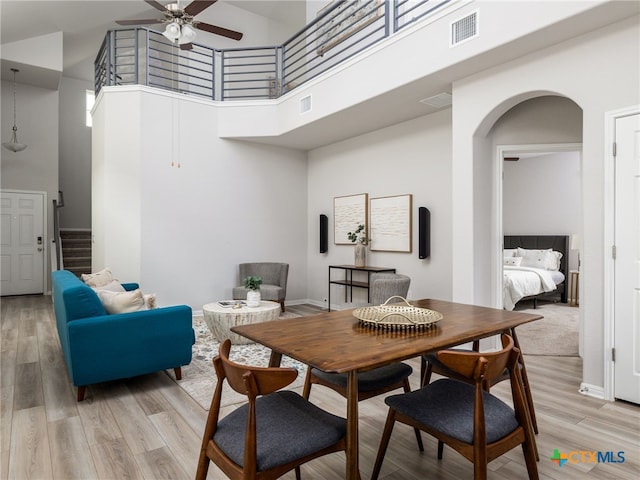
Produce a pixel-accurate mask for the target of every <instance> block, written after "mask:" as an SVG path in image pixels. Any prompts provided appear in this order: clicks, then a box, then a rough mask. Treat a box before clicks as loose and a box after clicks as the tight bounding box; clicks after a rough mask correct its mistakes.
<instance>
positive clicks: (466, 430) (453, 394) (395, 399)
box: [384, 379, 519, 444]
mask: <svg viewBox="0 0 640 480" xmlns="http://www.w3.org/2000/svg"><path fill="white" fill-rule="evenodd" d="M474 395H475V388H474V387H473V385H469V384H467V383H463V382H459V381H458V380H451V379H442V380H437V381H435V382H433V383H431V384H429V387H428V388H421V389H419V390H414V391H413V392H410V393H405V394H401V395H392V396H390V397H387V398H385V399H384V401H385V403H386V404H387V405H389V407H391V408H393V409H394V410H395V411H396V412H400V413H402V414H404V415H407V416H408V417H411V418H413V419H415V420H416V421H418V422H420V423H421V424H422V425H425V426H427V427H430V428H433V429H435V430H438V431H440V432H442V433H444V434H445V435H448V436H450V437H452V438H455V439H457V440H460V441H461V442H464V443H469V444H470V443H473V409H474ZM482 396H483V403H484V415H485V418H486V423H485V425H486V432H487V443H493V442H496V441H498V440H500V439H501V438H504V437H505V436H507V435H508V434H509V433H511V432H513V431H514V430H515V429H516V428H518V425H519V424H518V420H517V419H516V415H515V412H514V411H513V409H512V408H511V407H510V406H508V405H507V404H506V403H504V402H503V401H502V400H500V399H498V398H497V397H494V396H493V395H491V394H490V393H488V392H483V394H482Z"/></svg>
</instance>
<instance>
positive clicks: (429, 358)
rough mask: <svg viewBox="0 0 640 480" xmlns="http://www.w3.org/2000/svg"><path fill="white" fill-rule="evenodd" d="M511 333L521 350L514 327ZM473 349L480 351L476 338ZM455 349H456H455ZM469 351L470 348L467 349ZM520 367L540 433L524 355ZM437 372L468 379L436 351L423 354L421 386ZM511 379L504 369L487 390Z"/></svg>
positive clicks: (461, 379) (536, 431)
mask: <svg viewBox="0 0 640 480" xmlns="http://www.w3.org/2000/svg"><path fill="white" fill-rule="evenodd" d="M509 335H511V337H512V338H513V344H514V346H515V347H516V348H517V349H519V350H520V343H519V342H518V337H517V335H516V332H515V330H514V329H511V330H510V331H509ZM471 348H472V351H474V352H478V351H480V341H479V340H476V341H475V342H473V346H472V347H471ZM454 350H455V349H454ZM467 351H468V350H467ZM518 368H519V369H520V376H521V378H522V386H523V389H524V394H525V398H526V401H527V408H528V410H529V417H530V419H531V424H532V426H533V431H534V432H535V433H536V434H537V433H538V421H537V419H536V410H535V407H534V405H533V395H532V394H531V386H530V385H529V377H528V376H527V369H526V368H525V365H524V362H523V361H522V356H519V357H518ZM433 373H436V374H438V375H442V376H444V377H449V378H454V379H456V380H460V381H463V382H464V381H467V379H466V378H465V377H464V376H462V375H459V374H457V373H456V372H454V371H453V370H451V369H450V368H448V367H446V366H445V365H443V364H442V362H440V361H439V360H438V356H437V354H436V353H427V354H424V355H422V358H421V360H420V378H421V380H420V386H422V387H424V386H425V385H427V384H428V383H429V382H430V381H431V375H432V374H433ZM508 379H509V372H508V371H506V370H505V371H504V372H503V373H502V375H499V376H498V377H496V378H494V379H493V380H492V381H491V382H490V383H488V384H487V385H485V387H486V390H487V391H489V389H490V388H491V387H493V386H494V385H495V384H497V383H500V382H502V381H504V380H508Z"/></svg>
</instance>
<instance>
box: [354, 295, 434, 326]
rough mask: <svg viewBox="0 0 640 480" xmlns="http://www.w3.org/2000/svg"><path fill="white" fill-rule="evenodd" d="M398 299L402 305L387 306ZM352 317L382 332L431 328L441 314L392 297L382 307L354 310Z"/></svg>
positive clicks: (402, 298) (403, 299)
mask: <svg viewBox="0 0 640 480" xmlns="http://www.w3.org/2000/svg"><path fill="white" fill-rule="evenodd" d="M396 298H399V299H401V300H402V301H403V302H404V305H402V304H389V302H390V301H391V300H393V299H396ZM353 316H354V317H356V318H357V319H358V320H360V323H361V324H363V325H366V326H369V327H375V328H381V329H384V330H420V329H427V328H431V327H433V326H434V325H435V323H436V322H438V321H440V320H442V314H441V313H440V312H436V311H435V310H429V309H428V308H420V307H414V306H413V305H411V304H410V303H409V302H407V300H406V299H405V298H404V297H400V296H397V295H396V296H393V297H390V298H388V299H387V301H386V302H384V303H383V304H382V305H376V306H373V307H362V308H356V309H355V310H354V311H353Z"/></svg>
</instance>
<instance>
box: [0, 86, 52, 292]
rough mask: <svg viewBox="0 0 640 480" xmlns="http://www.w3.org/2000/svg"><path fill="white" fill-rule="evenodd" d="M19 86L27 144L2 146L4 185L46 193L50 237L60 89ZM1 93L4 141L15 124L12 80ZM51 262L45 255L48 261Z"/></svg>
mask: <svg viewBox="0 0 640 480" xmlns="http://www.w3.org/2000/svg"><path fill="white" fill-rule="evenodd" d="M16 89H17V93H16V99H17V100H16V103H17V125H18V140H19V141H20V142H21V143H24V144H26V145H27V148H26V149H25V150H23V151H22V152H11V151H9V150H7V149H5V148H0V164H1V175H0V176H1V177H2V178H1V186H2V189H6V190H29V191H39V192H46V193H47V205H45V215H46V218H47V224H48V228H47V238H48V239H51V238H53V206H52V200H53V199H55V198H57V196H58V92H57V91H55V90H48V89H45V88H38V87H33V86H31V85H24V84H18V85H17V87H16ZM1 94H2V121H1V122H0V127H1V128H0V133H1V134H2V142H8V141H9V140H10V138H11V127H12V126H13V83H12V82H2V91H1ZM48 254H49V252H48V249H47V255H48ZM47 258H48V257H47ZM49 264H50V262H49V260H48V259H45V265H49ZM46 277H47V278H46V279H45V288H46V289H47V290H48V288H49V287H48V285H49V275H46Z"/></svg>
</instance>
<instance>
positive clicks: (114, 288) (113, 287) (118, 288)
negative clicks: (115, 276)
mask: <svg viewBox="0 0 640 480" xmlns="http://www.w3.org/2000/svg"><path fill="white" fill-rule="evenodd" d="M91 288H93V289H94V290H95V291H98V290H108V291H110V292H124V291H125V289H124V287H123V286H122V284H121V283H120V282H118V281H117V280H114V281H113V282H111V283H107V284H106V285H103V286H101V287H91Z"/></svg>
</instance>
